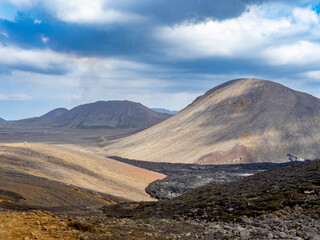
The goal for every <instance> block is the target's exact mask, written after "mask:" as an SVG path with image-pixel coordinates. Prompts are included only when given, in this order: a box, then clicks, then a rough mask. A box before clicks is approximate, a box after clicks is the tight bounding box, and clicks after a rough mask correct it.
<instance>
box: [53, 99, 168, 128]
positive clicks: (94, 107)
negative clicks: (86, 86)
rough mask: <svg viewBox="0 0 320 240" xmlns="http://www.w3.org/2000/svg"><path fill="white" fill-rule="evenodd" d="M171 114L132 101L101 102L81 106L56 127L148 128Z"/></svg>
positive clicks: (68, 114)
mask: <svg viewBox="0 0 320 240" xmlns="http://www.w3.org/2000/svg"><path fill="white" fill-rule="evenodd" d="M169 117H171V115H170V114H164V113H158V112H155V111H153V110H151V109H149V108H147V107H145V106H143V105H142V104H140V103H135V102H130V101H107V102H105V101H99V102H95V103H90V104H85V105H80V106H78V107H75V108H73V109H71V110H70V111H68V112H66V113H64V114H63V115H61V116H60V117H58V118H57V119H56V121H55V123H54V124H55V125H56V126H60V127H61V126H62V127H73V128H148V127H150V126H153V125H155V124H157V123H159V122H161V121H163V120H165V119H167V118H169Z"/></svg>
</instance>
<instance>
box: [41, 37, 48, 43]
mask: <svg viewBox="0 0 320 240" xmlns="http://www.w3.org/2000/svg"><path fill="white" fill-rule="evenodd" d="M41 41H42V42H43V43H47V42H49V41H50V38H48V37H41Z"/></svg>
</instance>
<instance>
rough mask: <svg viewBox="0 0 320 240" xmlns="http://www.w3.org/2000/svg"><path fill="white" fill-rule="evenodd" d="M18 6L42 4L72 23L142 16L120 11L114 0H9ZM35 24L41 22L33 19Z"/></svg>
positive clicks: (135, 19)
mask: <svg viewBox="0 0 320 240" xmlns="http://www.w3.org/2000/svg"><path fill="white" fill-rule="evenodd" d="M10 2H11V3H13V4H14V5H16V6H18V7H27V8H30V7H32V6H37V5H42V6H45V8H46V9H47V10H49V11H51V12H52V13H53V14H54V15H55V16H56V17H57V18H59V19H60V20H62V21H65V22H73V23H90V24H91V23H114V22H128V21H137V20H140V19H141V18H142V17H141V16H138V15H136V14H133V13H128V12H121V11H119V10H116V9H115V7H114V2H116V1H114V0H68V1H66V0H54V1H51V0H44V1H39V0H10ZM34 23H35V24H39V23H41V21H40V20H35V21H34Z"/></svg>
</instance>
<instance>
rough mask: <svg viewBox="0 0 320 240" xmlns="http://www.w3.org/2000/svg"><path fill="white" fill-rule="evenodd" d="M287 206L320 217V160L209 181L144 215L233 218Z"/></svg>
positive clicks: (160, 203) (227, 219)
mask: <svg viewBox="0 0 320 240" xmlns="http://www.w3.org/2000/svg"><path fill="white" fill-rule="evenodd" d="M285 208H298V209H299V210H301V211H300V212H301V213H303V214H308V215H312V216H315V217H316V218H319V217H320V160H314V161H311V162H307V163H301V164H295V165H291V166H287V167H283V168H277V169H272V170H269V171H266V172H262V173H258V174H255V175H253V176H249V177H246V178H245V179H242V180H239V181H236V182H231V183H225V184H209V185H206V186H204V187H200V188H197V189H195V190H192V191H190V192H188V193H185V194H183V195H181V196H179V197H177V198H174V199H172V200H167V201H163V202H159V203H158V204H156V205H155V206H153V207H150V208H146V209H145V210H144V212H143V213H142V215H145V216H159V217H169V216H170V217H172V218H178V219H179V218H187V219H193V220H206V221H226V222H228V221H232V220H234V219H237V218H239V217H244V216H246V217H256V216H260V215H263V214H265V213H268V212H269V213H271V212H275V211H277V210H282V209H285Z"/></svg>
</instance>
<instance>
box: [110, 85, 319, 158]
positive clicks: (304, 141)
mask: <svg viewBox="0 0 320 240" xmlns="http://www.w3.org/2000/svg"><path fill="white" fill-rule="evenodd" d="M319 119H320V99H318V98H315V97H313V96H311V95H309V94H306V93H302V92H297V91H294V90H292V89H289V88H287V87H285V86H282V85H280V84H278V83H275V82H271V81H265V80H260V79H238V80H233V81H229V82H226V83H224V84H221V85H219V86H217V87H214V88H212V89H211V90H209V91H208V92H207V93H205V94H204V95H203V96H200V97H198V98H197V99H196V100H195V101H194V102H193V103H192V104H190V105H189V106H188V107H186V108H185V109H183V110H182V111H181V112H179V113H178V114H177V115H175V116H173V117H171V118H170V119H168V120H166V121H164V122H162V123H160V124H158V125H156V126H153V127H151V128H149V129H146V130H145V131H142V132H140V133H138V134H135V135H132V136H129V137H127V138H125V139H120V140H116V141H113V142H108V143H106V145H105V151H106V152H107V153H108V154H109V155H111V156H119V157H123V158H129V159H139V160H143V161H153V162H170V163H198V164H237V163H253V162H286V161H288V154H291V155H293V156H296V157H297V158H302V159H315V158H318V157H319V156H320V148H319V147H318V142H319V136H320V127H319V126H320V120H319Z"/></svg>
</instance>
